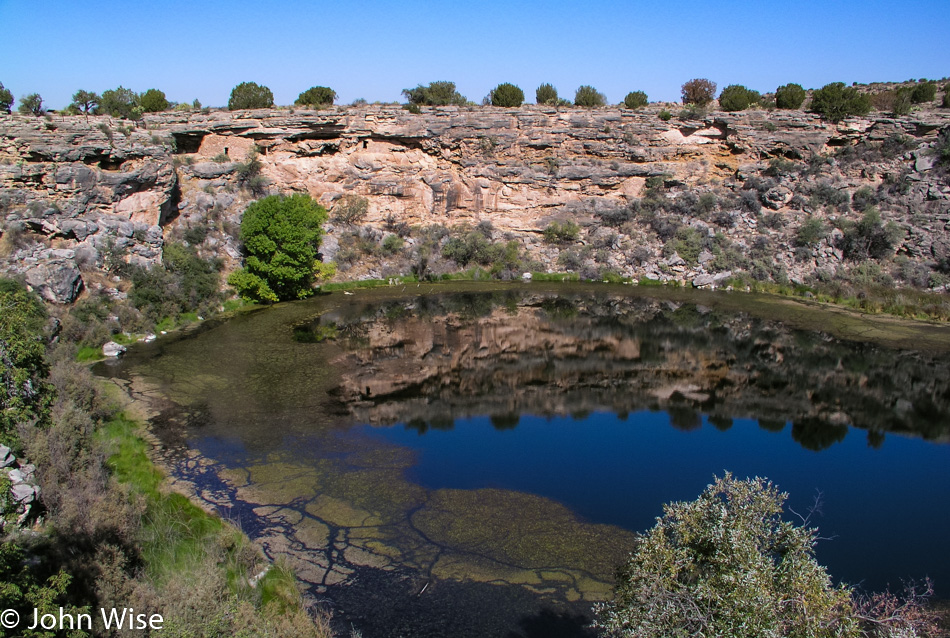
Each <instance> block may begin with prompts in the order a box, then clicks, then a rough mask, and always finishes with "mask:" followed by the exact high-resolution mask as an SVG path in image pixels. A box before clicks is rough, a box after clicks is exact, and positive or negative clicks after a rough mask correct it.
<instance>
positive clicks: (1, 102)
mask: <svg viewBox="0 0 950 638" xmlns="http://www.w3.org/2000/svg"><path fill="white" fill-rule="evenodd" d="M12 106H13V93H11V92H10V89H7V88H4V86H3V82H0V113H9V112H10V108H11V107H12Z"/></svg>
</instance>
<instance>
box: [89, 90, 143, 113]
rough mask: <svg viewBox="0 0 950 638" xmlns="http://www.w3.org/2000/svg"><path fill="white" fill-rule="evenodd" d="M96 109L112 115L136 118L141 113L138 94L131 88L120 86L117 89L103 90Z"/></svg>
mask: <svg viewBox="0 0 950 638" xmlns="http://www.w3.org/2000/svg"><path fill="white" fill-rule="evenodd" d="M98 111H99V112H100V113H105V114H106V115H111V116H112V117H122V118H125V119H137V115H139V114H140V113H141V108H140V107H139V96H138V95H136V93H135V91H133V90H132V89H126V88H124V87H122V86H119V88H117V89H109V90H108V91H103V92H102V97H101V98H100V100H99V109H98Z"/></svg>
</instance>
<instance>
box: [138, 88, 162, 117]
mask: <svg viewBox="0 0 950 638" xmlns="http://www.w3.org/2000/svg"><path fill="white" fill-rule="evenodd" d="M139 106H141V107H142V111H144V112H145V113H160V112H162V111H164V110H165V109H167V108H168V100H167V99H165V92H164V91H159V90H158V89H149V90H148V91H146V92H145V93H143V94H142V95H141V97H139Z"/></svg>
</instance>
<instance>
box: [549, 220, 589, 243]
mask: <svg viewBox="0 0 950 638" xmlns="http://www.w3.org/2000/svg"><path fill="white" fill-rule="evenodd" d="M580 232H581V229H580V226H578V225H577V224H575V223H574V222H572V221H570V220H568V221H566V222H564V223H560V222H557V221H553V222H551V223H550V224H548V225H547V227H546V228H545V229H544V241H545V242H547V243H549V244H569V243H571V242H575V241H577V238H578V237H579V236H580Z"/></svg>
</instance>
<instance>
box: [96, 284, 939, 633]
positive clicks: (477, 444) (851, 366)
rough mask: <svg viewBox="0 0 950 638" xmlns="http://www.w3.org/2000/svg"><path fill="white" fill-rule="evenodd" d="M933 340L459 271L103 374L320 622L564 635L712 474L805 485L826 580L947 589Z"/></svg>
mask: <svg viewBox="0 0 950 638" xmlns="http://www.w3.org/2000/svg"><path fill="white" fill-rule="evenodd" d="M743 306H748V307H745V308H744V307H743ZM815 327H824V328H825V329H826V330H828V331H830V332H831V333H832V334H829V333H825V332H815V331H813V330H805V329H804V328H812V329H813V328H815ZM833 334H834V335H838V336H842V335H843V336H856V335H861V336H863V337H865V338H866V339H869V340H870V341H854V340H845V339H839V338H836V337H835V336H833ZM908 343H916V344H919V345H922V346H924V347H926V350H927V351H915V350H912V349H906V348H904V349H900V348H897V347H893V346H894V345H895V344H896V345H904V346H906V344H908ZM948 347H950V338H948V335H947V331H946V329H944V328H940V327H928V326H916V327H915V326H910V327H909V326H908V325H907V324H899V323H888V322H881V321H880V320H873V319H869V320H864V319H854V318H851V317H848V316H845V315H842V314H840V313H834V312H828V311H824V310H819V309H815V308H805V307H802V306H797V305H794V306H793V305H789V304H787V303H784V302H777V301H775V300H771V301H767V300H761V299H755V298H753V297H751V296H748V295H725V294H718V295H717V294H708V293H706V294H702V293H695V292H692V291H670V290H652V291H651V290H643V289H631V288H629V287H609V286H565V285H559V286H551V287H545V286H541V285H530V286H525V285H510V286H503V285H487V286H484V285H483V286H469V285H462V286H455V287H454V288H446V287H439V286H431V287H420V288H415V287H413V289H408V290H373V291H356V292H355V294H353V295H342V294H334V295H327V296H323V297H318V298H316V299H313V300H309V301H307V302H298V303H293V304H285V305H279V306H276V307H272V308H268V309H265V310H261V311H257V312H253V313H249V314H246V315H242V316H238V317H236V318H234V319H232V320H229V321H225V322H216V323H209V324H208V325H206V326H205V327H204V328H203V329H202V330H199V331H196V332H194V333H191V334H189V335H185V336H183V337H179V338H174V339H167V340H160V341H159V342H157V343H155V344H151V345H149V346H143V347H141V348H138V349H134V350H133V351H132V352H130V356H128V357H127V358H126V359H125V360H123V361H121V362H119V363H117V364H114V365H112V366H101V367H100V371H101V372H103V373H105V374H109V375H112V376H115V377H116V378H118V379H122V380H124V381H123V382H124V383H126V384H127V385H128V387H129V389H130V391H131V392H132V393H133V394H135V395H136V396H139V397H140V398H142V399H143V400H145V401H147V402H150V405H151V406H152V407H151V412H152V416H153V418H152V425H153V431H154V432H155V433H156V434H157V435H158V436H159V437H160V438H161V439H162V441H163V443H164V444H165V450H166V462H167V463H168V464H169V465H170V466H171V467H172V468H173V473H174V474H175V476H176V477H177V478H178V479H179V480H181V481H183V482H185V483H187V484H190V485H192V486H193V488H194V490H195V492H196V493H197V495H198V496H199V497H200V498H203V499H205V500H206V501H208V502H209V503H212V504H214V505H215V506H216V507H218V508H220V509H221V510H222V512H223V513H224V514H225V515H227V516H229V517H230V518H231V519H232V520H237V521H238V522H239V523H240V524H241V525H242V526H243V527H244V529H245V530H246V531H247V532H248V533H249V535H251V536H252V537H254V538H256V539H257V540H258V541H259V542H260V543H261V544H262V545H263V546H264V547H265V550H266V551H267V552H268V554H269V555H271V556H272V557H284V558H286V559H288V560H290V561H291V563H292V564H293V565H294V567H295V568H296V569H297V570H298V573H299V574H300V576H301V578H302V579H303V580H304V581H305V582H306V583H309V585H310V588H311V590H312V592H313V593H314V594H315V596H317V597H318V598H319V599H320V600H322V601H323V602H324V603H325V604H326V605H327V606H328V607H330V608H331V609H332V610H333V612H334V618H335V622H336V623H337V626H338V628H341V629H343V630H346V631H348V630H349V629H350V628H356V629H359V630H361V631H362V632H363V635H364V636H366V637H367V638H371V637H373V636H396V635H416V636H426V635H432V636H436V635H458V636H465V635H472V636H484V635H500V636H535V635H538V636H540V635H546V636H556V635H564V636H575V635H578V636H579V635H588V633H589V630H588V629H586V625H587V624H588V623H589V622H590V618H591V616H590V606H591V604H592V603H593V602H595V601H597V600H603V599H605V598H606V597H608V596H609V594H610V589H611V587H612V584H613V582H612V577H613V571H614V568H615V567H616V565H617V564H619V563H620V562H621V561H623V559H624V557H625V556H626V555H627V553H628V552H629V551H630V549H631V547H632V544H633V543H634V540H635V536H634V533H635V532H637V531H643V530H645V529H647V528H649V527H651V526H652V525H653V523H654V519H655V517H656V516H659V515H660V514H661V513H662V504H663V503H665V502H669V501H673V500H691V499H693V498H695V497H696V496H697V495H698V494H699V493H700V492H701V491H702V490H703V488H704V487H705V486H706V485H707V484H708V483H709V482H710V481H711V480H712V478H713V475H722V474H723V473H724V472H726V471H729V472H732V473H734V474H735V475H737V476H739V477H745V476H765V477H768V478H770V479H771V480H773V481H774V482H775V483H776V484H778V486H779V487H780V488H781V489H782V490H783V491H786V492H788V493H789V499H788V505H789V506H790V507H791V508H793V509H794V510H795V511H797V512H799V513H802V514H807V513H808V511H809V510H810V508H812V507H813V505H814V504H815V501H816V498H817V499H818V502H819V507H818V508H817V509H816V510H815V511H814V513H813V514H812V516H811V522H812V523H813V524H815V525H816V526H817V527H818V528H819V530H820V533H821V536H822V537H825V538H827V539H828V540H822V541H820V543H819V545H818V549H817V553H818V559H819V561H820V562H822V563H823V564H825V565H826V566H828V568H829V571H830V573H831V574H832V576H833V577H834V578H835V579H836V580H841V581H845V582H849V583H853V584H858V583H860V584H861V586H862V587H865V588H867V589H871V590H877V589H882V588H884V587H885V586H887V585H888V584H890V585H891V586H892V587H896V588H900V583H901V580H902V579H909V578H923V577H925V576H929V577H932V578H933V579H934V581H935V583H936V586H937V591H938V594H939V595H941V596H947V595H948V592H950V558H948V553H947V552H946V550H945V543H946V539H947V538H948V535H950V362H948V360H947V356H946V350H947V348H948ZM789 516H793V515H792V514H789Z"/></svg>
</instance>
